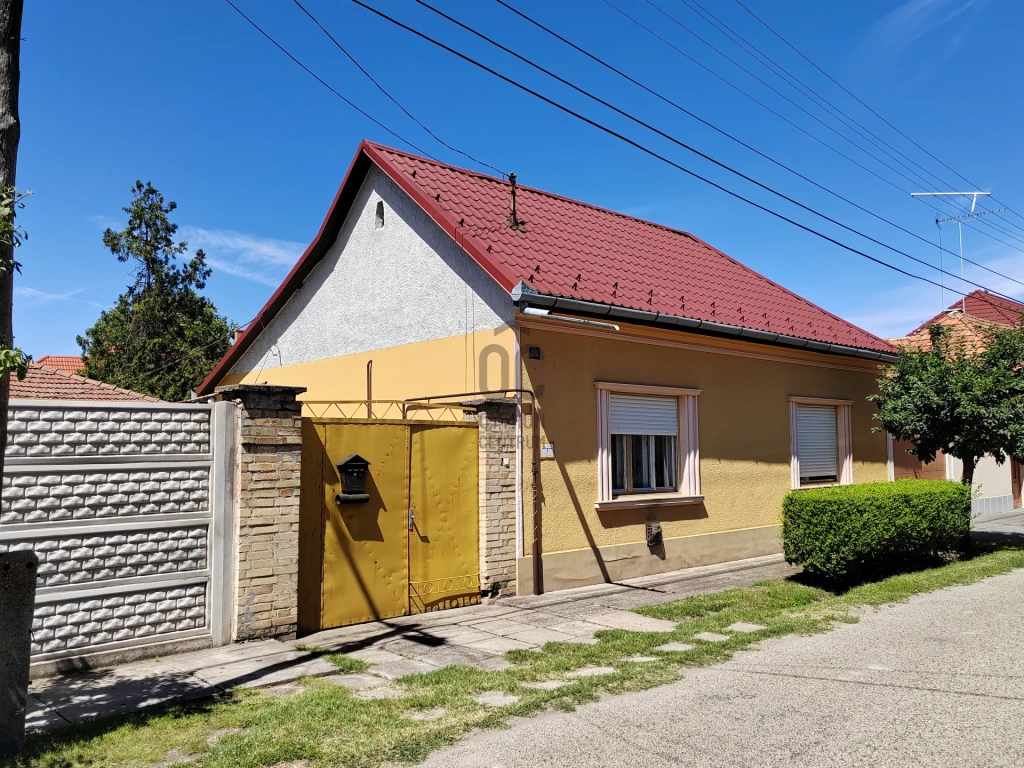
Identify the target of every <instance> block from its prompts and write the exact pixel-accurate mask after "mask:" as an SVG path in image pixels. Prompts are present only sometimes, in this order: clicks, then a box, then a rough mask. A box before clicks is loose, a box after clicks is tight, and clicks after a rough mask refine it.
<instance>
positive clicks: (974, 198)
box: [910, 192, 1006, 315]
mask: <svg viewBox="0 0 1024 768" xmlns="http://www.w3.org/2000/svg"><path fill="white" fill-rule="evenodd" d="M991 194H992V193H991V192H911V193H910V196H911V197H969V198H971V210H970V213H964V214H961V215H960V216H946V217H945V218H941V219H940V218H938V217H936V218H935V226H937V227H938V228H939V270H940V271H939V282H940V283H942V289H941V290H942V291H943V299H942V306H943V308H945V306H946V299H945V282H944V281H943V279H942V271H941V270H942V225H943V224H945V223H946V222H947V221H955V222H956V227H957V230H958V234H959V235H960V297H961V298H960V310H961V311H962V312H963V313H964V314H965V315H966V314H967V295H966V293H965V291H964V225H963V223H964V222H965V221H967V220H969V219H977V218H979V217H981V216H987V215H988V214H990V213H1001V212H1002V211H1005V210H1006V208H998V209H996V210H989V209H987V208H983V209H982V210H980V211H977V210H975V208H976V207H977V205H978V198H979V197H982V196H986V195H991Z"/></svg>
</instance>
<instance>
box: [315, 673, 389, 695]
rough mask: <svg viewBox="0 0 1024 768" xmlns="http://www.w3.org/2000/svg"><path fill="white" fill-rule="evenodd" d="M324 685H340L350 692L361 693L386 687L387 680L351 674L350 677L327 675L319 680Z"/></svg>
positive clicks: (373, 676)
mask: <svg viewBox="0 0 1024 768" xmlns="http://www.w3.org/2000/svg"><path fill="white" fill-rule="evenodd" d="M320 679H321V680H322V681H323V682H325V683H330V684H331V685H340V686H341V687H343V688H348V689H349V690H351V691H362V690H364V689H366V688H377V687H378V686H381V685H387V680H386V679H385V678H383V677H377V676H376V675H364V674H358V673H357V674H352V675H327V676H326V677H321V678H320Z"/></svg>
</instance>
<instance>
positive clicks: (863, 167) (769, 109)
mask: <svg viewBox="0 0 1024 768" xmlns="http://www.w3.org/2000/svg"><path fill="white" fill-rule="evenodd" d="M602 2H604V3H605V4H606V5H607V6H608V7H610V8H612V9H613V10H615V11H616V12H618V13H619V14H621V15H622V16H624V17H625V18H626V19H628V20H629V21H631V22H633V24H635V25H636V26H638V27H640V28H641V29H643V30H644V31H645V32H647V33H648V34H650V35H651V36H652V37H655V38H656V39H658V40H660V41H661V42H662V43H664V44H665V45H666V46H668V47H669V48H671V49H672V50H674V51H675V52H676V53H678V54H679V55H680V56H682V57H683V58H685V59H687V60H688V61H690V62H692V63H693V64H695V65H697V66H698V67H700V68H701V69H703V70H705V71H706V72H708V73H709V74H710V75H712V76H713V77H715V78H717V79H718V80H720V81H722V82H723V83H724V84H726V85H728V86H729V87H730V88H732V89H733V90H735V91H737V92H738V93H740V94H742V95H743V96H745V97H746V98H748V99H749V100H751V101H753V102H754V103H755V104H757V105H758V106H760V107H762V108H763V109H764V110H766V111H767V112H770V113H771V114H773V115H775V117H777V118H779V119H780V120H782V121H783V122H785V123H787V124H788V125H790V126H792V127H793V128H795V129H796V130H798V131H800V132H801V133H803V134H804V135H806V136H807V137H808V138H810V139H812V140H813V141H816V142H817V143H819V144H821V145H822V146H823V147H825V148H827V149H829V150H831V151H832V152H834V153H835V154H837V155H839V156H840V157H842V158H844V159H845V160H847V161H849V162H850V163H852V164H853V165H855V166H857V167H858V168H860V169H861V170H863V171H865V172H867V173H869V174H871V175H872V176H874V177H875V178H876V179H878V180H879V181H881V182H883V183H885V184H888V185H889V186H890V187H892V188H893V189H896V190H898V191H899V192H901V193H902V194H904V195H909V194H910V190H907V189H905V188H903V187H901V186H900V185H899V184H896V183H894V182H893V181H892V180H890V179H887V178H886V177H885V176H882V175H881V174H880V173H878V172H877V171H875V170H874V169H872V168H869V167H867V166H866V165H864V164H863V163H861V162H860V161H858V160H856V159H854V158H852V157H850V156H849V155H848V154H846V153H845V152H843V151H842V150H839V149H836V148H835V147H834V146H832V145H831V144H829V143H828V142H826V141H824V140H823V139H821V138H820V137H818V136H815V135H814V134H813V133H811V132H810V131H808V130H807V129H806V128H804V127H803V126H801V125H799V124H797V123H794V122H793V121H792V120H790V119H789V118H788V117H786V116H785V115H783V114H781V113H780V112H778V111H777V110H775V109H773V108H772V107H770V106H768V105H767V104H765V103H764V102H763V101H761V100H760V99H758V98H757V97H756V96H753V95H752V94H750V93H748V92H747V91H745V90H743V89H742V88H740V87H739V86H738V85H736V84H735V83H733V82H732V81H730V80H729V79H728V78H726V77H724V76H722V75H720V74H719V73H717V72H715V71H714V70H713V69H711V68H710V67H708V66H707V65H706V64H704V63H703V62H701V61H699V60H698V59H695V58H694V57H693V56H691V55H690V54H688V53H687V52H686V51H684V50H683V49H682V48H680V47H679V46H677V45H675V44H674V43H673V42H672V41H670V40H668V39H667V38H665V37H663V36H662V35H660V34H658V33H657V32H656V31H654V30H653V29H651V28H650V27H649V26H647V25H646V24H644V23H643V22H641V21H640V20H639V19H637V18H635V17H633V16H631V15H630V14H628V13H627V12H626V11H624V10H622V9H621V8H619V7H618V6H616V5H615V4H614V3H611V2H609V0H602ZM687 31H689V30H687ZM754 77H755V79H759V78H756V76H754ZM762 82H763V81H762ZM768 87H769V88H771V86H768ZM783 98H785V97H783ZM805 111H806V110H805ZM819 122H820V121H819ZM826 127H829V126H826ZM831 130H834V129H831ZM839 135H840V136H842V134H839ZM844 138H845V137H844ZM854 146H858V145H856V144H854ZM910 181H912V179H911V180H910ZM914 199H915V200H917V201H919V202H920V203H922V204H923V205H926V206H928V207H929V208H931V209H932V210H934V211H936V212H938V213H940V214H943V215H946V214H948V211H947V210H945V209H943V208H939V207H938V206H937V205H935V204H934V203H932V202H931V201H930V200H928V199H927V198H922V197H915V198H914ZM966 226H967V227H968V228H969V229H973V230H974V231H976V232H980V233H981V234H983V235H985V236H986V237H988V238H990V239H992V240H995V241H996V242H998V243H1001V244H1002V245H1005V246H1006V247H1008V248H1011V249H1013V250H1015V251H1019V252H1021V253H1024V248H1021V247H1020V246H1016V245H1013V244H1012V243H1008V242H1006V241H1005V240H1002V239H1000V238H998V237H996V236H995V235H993V234H991V233H989V232H987V231H985V230H981V229H978V228H977V227H974V226H973V225H971V224H967V225H966Z"/></svg>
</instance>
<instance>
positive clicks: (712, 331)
mask: <svg viewBox="0 0 1024 768" xmlns="http://www.w3.org/2000/svg"><path fill="white" fill-rule="evenodd" d="M512 301H513V302H514V303H515V304H516V306H518V307H523V306H536V307H545V308H548V309H559V310H562V311H564V312H570V313H572V312H576V313H579V314H582V315H587V316H590V317H614V318H619V319H621V320H626V321H629V322H634V323H641V324H645V325H654V326H660V327H664V328H672V329H674V330H683V331H689V332H693V333H705V334H709V335H712V336H719V337H726V338H732V339H736V338H739V339H744V340H746V341H755V342H759V343H762V344H772V345H776V346H782V347H790V348H797V349H805V350H808V351H811V352H821V353H824V354H831V355H842V356H844V357H855V358H859V359H861V360H876V361H878V362H882V363H894V362H896V359H897V355H896V352H895V350H894V351H893V352H891V353H890V352H883V351H881V350H877V349H864V348H861V347H851V346H848V345H846V344H834V343H832V342H827V341H815V340H814V339H804V338H801V337H799V336H788V335H786V334H784V333H774V332H772V331H762V330H758V329H756V328H746V327H744V326H740V325H731V324H728V323H716V322H713V321H710V320H699V319H697V318H693V317H682V316H680V315H668V314H663V313H660V312H648V311H644V310H640V309H630V308H628V307H616V306H613V305H611V304H600V303H597V302H592V301H583V300H581V299H568V298H565V297H562V296H552V295H549V294H542V293H537V292H535V291H534V290H533V289H531V288H530V287H529V286H527V285H525V284H524V283H520V284H518V285H517V286H516V287H515V288H514V289H513V290H512Z"/></svg>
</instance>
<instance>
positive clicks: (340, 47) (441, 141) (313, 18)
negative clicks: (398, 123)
mask: <svg viewBox="0 0 1024 768" xmlns="http://www.w3.org/2000/svg"><path fill="white" fill-rule="evenodd" d="M292 2H294V3H295V5H297V6H298V7H299V10H301V11H302V12H303V13H304V14H306V15H307V16H308V17H309V18H310V20H311V21H312V22H313V23H314V24H316V25H317V26H318V27H320V31H321V32H323V33H324V34H325V35H327V37H328V39H329V40H330V41H331V42H332V43H334V45H335V46H337V48H338V50H339V51H341V52H342V53H344V54H345V55H346V56H347V57H348V60H349V61H351V62H352V63H353V64H355V65H356V68H357V69H358V70H359V71H360V72H362V73H363V74H364V75H366V77H367V79H368V80H369V81H370V82H371V83H373V84H374V85H375V86H377V90H379V91H380V92H381V93H383V94H384V95H385V96H387V97H388V99H390V100H391V102H392V103H393V104H394V105H395V106H396V107H398V108H399V109H400V110H402V111H403V112H404V113H405V115H406V117H408V118H409V119H410V120H412V121H413V122H414V123H416V125H418V126H419V127H420V128H422V129H423V130H424V131H426V132H427V133H429V134H430V136H431V137H432V138H433V139H434V141H436V142H437V143H438V144H441V145H442V146H444V147H446V148H447V149H449V150H451V151H452V152H455V153H457V154H459V155H462V156H463V157H465V158H468V159H469V160H470V161H472V162H474V163H476V164H477V165H482V166H483V167H484V168H490V169H491V170H492V171H494V172H495V173H497V174H499V175H500V176H502V177H503V178H504V177H505V176H507V175H508V174H507V173H505V172H504V171H503V170H501V169H500V168H495V167H494V166H493V165H491V164H490V163H485V162H484V161H483V160H477V159H476V158H475V157H473V156H472V155H471V154H469V153H468V152H463V151H462V150H461V149H459V148H458V147H453V146H452V145H451V144H449V143H448V142H447V141H445V140H444V139H442V138H441V137H440V136H438V135H437V134H436V133H434V132H433V131H432V130H430V129H429V128H428V127H427V126H425V125H424V124H423V123H422V122H420V121H419V120H418V119H417V118H416V116H415V115H413V114H412V112H410V111H409V110H408V109H406V108H405V107H404V106H402V104H401V102H399V101H398V99H396V98H395V97H394V96H392V95H391V94H390V93H389V92H388V90H387V89H386V88H385V87H384V86H383V85H381V84H380V83H379V82H377V80H376V79H375V78H374V76H373V75H371V74H370V73H369V72H367V71H366V69H365V68H364V67H363V65H362V64H360V63H359V62H358V61H356V58H355V56H353V55H352V54H351V53H349V52H348V49H346V48H345V46H343V45H342V44H341V43H339V42H338V41H337V39H335V37H334V35H332V34H331V33H330V32H328V31H327V29H326V28H325V27H324V25H323V24H321V23H320V22H319V21H318V20H317V18H316V16H314V15H313V14H312V13H310V12H309V11H308V10H307V9H306V7H305V6H304V5H303V4H302V3H300V2H299V0H292Z"/></svg>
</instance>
